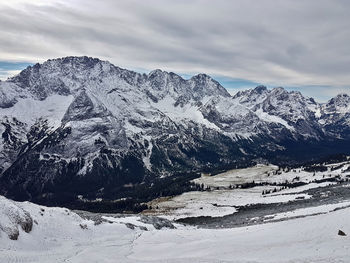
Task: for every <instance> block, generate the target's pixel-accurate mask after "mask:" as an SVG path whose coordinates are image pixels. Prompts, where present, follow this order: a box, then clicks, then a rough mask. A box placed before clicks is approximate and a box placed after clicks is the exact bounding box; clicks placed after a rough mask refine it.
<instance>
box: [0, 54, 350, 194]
mask: <svg viewBox="0 0 350 263" xmlns="http://www.w3.org/2000/svg"><path fill="white" fill-rule="evenodd" d="M334 101H336V102H334ZM332 105H333V106H332ZM334 105H335V106H334ZM348 107H349V100H347V99H346V96H345V95H343V96H340V97H339V96H338V97H336V98H334V99H333V101H332V100H331V101H330V102H329V103H328V104H326V105H322V104H318V103H317V102H315V101H314V100H313V99H311V98H306V97H304V96H302V95H301V94H300V93H298V92H287V91H286V90H284V89H283V88H276V89H272V90H268V89H266V87H264V86H259V87H257V88H255V89H251V90H247V91H242V92H239V93H238V94H236V95H235V96H234V97H232V96H231V95H230V94H229V93H228V92H227V91H226V90H225V89H224V88H223V87H222V86H221V85H220V84H219V83H218V82H217V81H215V80H214V79H212V78H211V77H209V76H208V75H205V74H199V75H196V76H193V77H192V78H190V79H188V80H185V79H183V78H181V77H180V76H178V75H176V74H174V73H168V72H164V71H161V70H159V69H158V70H154V71H152V72H150V73H149V74H139V73H136V72H133V71H129V70H126V69H121V68H119V67H116V66H114V65H112V64H111V63H109V62H107V61H101V60H99V59H96V58H88V57H66V58H61V59H53V60H48V61H46V62H45V63H43V64H36V65H34V66H31V67H28V68H27V69H25V70H23V71H22V72H21V73H20V74H18V75H17V76H14V77H13V78H10V79H9V80H7V81H5V82H0V118H1V125H0V133H1V134H2V136H1V138H0V173H1V176H0V192H1V193H2V194H5V195H7V196H10V197H13V198H16V199H21V200H28V199H31V200H36V201H42V200H48V199H50V200H55V199H56V200H57V197H56V195H57V194H58V193H62V189H66V190H65V191H67V193H66V194H68V195H70V196H71V198H73V199H74V198H76V196H77V195H78V194H84V195H86V194H88V195H90V196H91V197H92V198H95V197H97V192H98V193H99V195H100V196H102V197H104V196H106V192H109V193H111V192H118V191H120V190H122V188H125V187H124V185H130V184H137V183H141V182H143V181H145V180H152V178H154V177H157V176H158V177H159V176H163V175H170V174H174V173H179V172H180V173H181V172H184V171H201V170H203V169H206V170H214V169H221V168H225V167H234V166H244V165H247V164H250V163H251V162H252V161H254V160H255V159H257V158H263V159H267V160H269V161H290V160H292V161H293V160H294V161H298V160H303V158H304V157H305V156H306V155H308V154H309V155H311V156H321V155H324V154H328V153H332V152H337V151H344V149H345V151H346V149H348V147H347V146H348V145H350V141H349V123H348V120H349V115H348V112H347V109H348ZM334 138H336V141H335V139H334ZM335 144H337V145H335ZM329 145H335V149H332V148H330V147H329ZM301 148H302V149H303V151H302V154H299V153H298V154H296V152H295V151H296V150H300V149H301ZM5 185H6V187H5ZM68 185H69V187H67V186H68ZM107 188H109V189H107ZM59 189H60V190H59ZM66 194H65V198H66V197H67V195H66ZM72 196H74V197H72Z"/></svg>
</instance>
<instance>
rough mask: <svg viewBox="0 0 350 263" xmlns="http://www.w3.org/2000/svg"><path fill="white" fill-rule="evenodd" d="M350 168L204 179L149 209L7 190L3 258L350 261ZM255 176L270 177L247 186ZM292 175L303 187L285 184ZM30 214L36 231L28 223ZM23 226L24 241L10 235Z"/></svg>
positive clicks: (272, 170)
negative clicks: (24, 197) (112, 208)
mask: <svg viewBox="0 0 350 263" xmlns="http://www.w3.org/2000/svg"><path fill="white" fill-rule="evenodd" d="M349 166H350V163H349V162H345V163H343V164H341V165H339V164H334V165H329V167H328V170H327V171H324V172H315V173H310V172H306V171H304V170H300V169H299V170H298V169H295V170H292V171H281V170H279V172H278V171H277V167H275V166H257V167H252V168H248V169H243V170H234V171H229V172H226V173H223V174H219V175H217V176H211V177H208V176H203V177H202V178H199V179H196V180H197V183H199V184H205V186H208V187H211V188H212V189H211V190H209V191H199V192H189V193H185V194H182V195H180V196H177V197H173V198H166V199H164V198H163V199H160V200H155V201H153V202H152V203H151V204H152V205H153V206H155V207H156V208H154V209H151V210H150V211H145V213H144V214H143V215H142V214H140V215H130V216H125V215H112V214H93V213H88V212H83V211H76V212H72V211H70V210H68V209H65V208H49V207H43V206H39V205H35V204H32V203H29V202H14V201H11V200H8V199H6V198H4V197H1V196H0V263H11V262H38V263H44V262H45V263H46V262H48V263H49V262H50V263H51V262H74V263H86V262H99V263H100V262H111V263H112V262H113V263H115V262H126V263H129V262H142V263H145V262H157V263H159V262H169V263H179V262H181V263H182V262H184V263H187V262H188V263H189V262H190V263H194V262H238V263H253V262H254V263H260V262H261V263H263V262H264V263H267V262H273V263H277V262H278V263H280V262H281V263H283V262H285V263H292V262H349V256H350V239H349V235H350V184H349V181H348V177H349V176H348V175H349V174H350V172H349ZM324 179H330V180H329V181H324ZM333 179H334V180H333ZM252 180H253V181H254V182H255V183H264V184H262V185H256V186H253V187H250V188H241V187H238V185H242V184H245V183H249V182H251V181H252ZM286 180H287V181H290V182H293V180H294V182H295V181H297V182H299V183H300V182H302V183H303V184H301V185H300V186H297V187H294V186H295V185H294V186H293V187H290V188H283V187H281V186H279V185H278V184H280V183H283V182H285V181H286ZM233 184H234V185H235V188H234V189H232V187H231V186H232V185H233ZM275 188H276V191H275V192H272V191H271V192H269V193H266V190H268V191H270V190H274V189H275ZM28 215H30V217H31V219H32V222H33V228H32V230H31V231H27V232H28V233H27V232H25V231H23V230H22V228H21V227H20V225H21V222H22V221H23V220H28ZM155 215H156V216H157V217H155ZM21 220H22V221H21ZM169 220H170V221H169ZM174 220H178V221H174ZM174 222H175V223H174ZM176 222H177V223H176ZM179 222H186V223H187V224H185V225H183V224H180V223H179ZM22 223H23V222H22ZM174 226H175V228H173V227H174ZM16 230H18V231H19V232H18V233H19V236H18V240H10V239H9V238H8V235H9V234H13V233H16ZM27 230H28V229H27ZM339 230H341V231H343V232H344V233H345V234H346V235H339V234H338V231H339Z"/></svg>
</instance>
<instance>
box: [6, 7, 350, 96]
mask: <svg viewBox="0 0 350 263" xmlns="http://www.w3.org/2000/svg"><path fill="white" fill-rule="evenodd" d="M0 12H1V16H0V34H1V36H2V37H1V39H0V47H1V49H0V60H2V61H30V62H37V61H44V60H46V59H49V58H54V57H61V56H67V55H89V56H95V57H100V58H102V59H107V60H109V61H111V62H112V63H114V64H116V65H118V66H122V67H127V68H130V69H133V68H143V69H147V70H151V69H154V68H162V69H165V70H171V71H175V72H181V73H188V74H192V73H197V72H205V73H208V74H212V75H221V76H226V77H230V78H240V79H247V80H250V81H252V82H259V83H266V84H269V85H281V86H296V85H302V86H313V85H328V86H334V87H335V88H334V89H333V90H334V93H336V92H337V91H338V90H339V89H341V90H344V89H345V90H346V87H347V86H350V74H348V72H349V71H350V45H348V43H350V16H349V12H350V2H349V1H345V0H313V1H311V0H310V1H295V0H283V1H281V0H259V1H253V0H234V1H224V0H217V1H211V0H188V1H184V0H181V1H171V0H158V1H157V0H147V1H136V0H124V1H120V0H113V1H112V0H104V1H93V0H84V1H83V0H69V1H68V0H66V1H64V0H52V1H40V0H31V1H24V0H23V1H22V0H16V1H9V3H7V4H0ZM340 87H341V88H340ZM310 90H312V89H310ZM313 90H314V89H313Z"/></svg>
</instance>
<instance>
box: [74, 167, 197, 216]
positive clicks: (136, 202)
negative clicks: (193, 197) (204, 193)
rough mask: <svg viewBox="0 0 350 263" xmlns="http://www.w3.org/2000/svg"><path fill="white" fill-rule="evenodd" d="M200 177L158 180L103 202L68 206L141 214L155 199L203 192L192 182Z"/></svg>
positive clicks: (85, 202) (78, 202) (77, 203)
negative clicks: (191, 192) (148, 203)
mask: <svg viewBox="0 0 350 263" xmlns="http://www.w3.org/2000/svg"><path fill="white" fill-rule="evenodd" d="M199 176H200V175H199V174H198V173H186V174H181V175H179V174H177V175H174V176H169V177H164V178H156V179H154V180H153V181H152V182H145V183H141V184H134V185H130V186H126V187H124V188H122V189H120V190H119V191H118V195H115V194H113V195H111V196H109V199H108V197H107V198H104V199H103V200H102V201H96V200H91V201H86V200H76V201H74V202H72V203H70V204H68V208H70V209H78V210H86V211H90V212H99V213H128V212H130V213H139V212H141V211H143V210H145V209H148V208H149V207H148V206H147V205H146V204H145V203H146V202H149V201H151V200H153V199H156V198H159V197H166V196H175V195H179V194H182V193H184V192H189V191H199V190H202V187H201V186H200V185H197V184H194V183H192V182H191V180H192V179H195V178H198V177H199ZM118 198H119V199H118Z"/></svg>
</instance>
